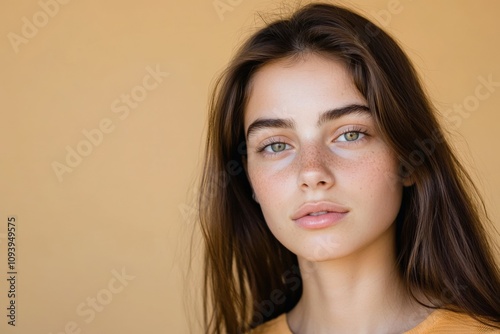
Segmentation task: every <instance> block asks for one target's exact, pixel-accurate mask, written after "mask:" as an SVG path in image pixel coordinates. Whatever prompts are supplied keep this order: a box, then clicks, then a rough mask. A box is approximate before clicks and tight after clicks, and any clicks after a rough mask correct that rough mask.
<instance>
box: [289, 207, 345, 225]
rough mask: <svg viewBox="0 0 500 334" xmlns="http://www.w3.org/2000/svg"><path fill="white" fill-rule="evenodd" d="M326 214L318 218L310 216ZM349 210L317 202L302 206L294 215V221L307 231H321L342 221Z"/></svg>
mask: <svg viewBox="0 0 500 334" xmlns="http://www.w3.org/2000/svg"><path fill="white" fill-rule="evenodd" d="M315 212H325V213H324V214H320V215H317V216H310V215H309V214H311V213H315ZM348 212H349V210H348V209H347V208H346V207H344V206H342V205H339V204H336V203H332V202H315V203H306V204H304V205H302V206H301V207H300V208H299V209H298V210H297V211H296V212H295V213H294V214H293V215H292V217H291V218H292V220H293V221H294V222H295V223H296V224H297V225H299V226H300V227H303V228H305V229H320V228H325V227H329V226H332V225H334V224H336V223H338V222H339V221H340V220H342V219H343V218H344V217H345V216H346V215H347V213H348Z"/></svg>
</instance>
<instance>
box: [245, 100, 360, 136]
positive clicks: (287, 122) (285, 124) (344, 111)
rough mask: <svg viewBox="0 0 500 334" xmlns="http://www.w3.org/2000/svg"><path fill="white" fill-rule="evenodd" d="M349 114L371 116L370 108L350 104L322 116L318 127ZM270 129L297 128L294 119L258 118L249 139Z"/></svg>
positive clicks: (249, 130)
mask: <svg viewBox="0 0 500 334" xmlns="http://www.w3.org/2000/svg"><path fill="white" fill-rule="evenodd" d="M349 114H370V108H368V107H367V106H364V105H361V104H349V105H347V106H344V107H340V108H335V109H330V110H327V111H325V112H324V113H322V114H321V115H320V117H319V119H318V123H317V125H316V126H317V127H320V126H321V125H322V124H324V123H326V122H328V121H332V120H335V119H338V118H340V117H342V116H345V115H349ZM268 128H281V129H293V128H295V122H294V121H293V120H292V119H283V118H258V119H256V120H255V121H254V122H253V123H252V124H250V126H249V127H248V130H247V138H249V137H250V135H252V134H254V133H255V132H257V131H258V130H262V129H268Z"/></svg>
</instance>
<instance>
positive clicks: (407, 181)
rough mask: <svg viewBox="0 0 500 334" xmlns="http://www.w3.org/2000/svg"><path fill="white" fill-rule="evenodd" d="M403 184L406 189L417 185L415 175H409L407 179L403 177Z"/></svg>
mask: <svg viewBox="0 0 500 334" xmlns="http://www.w3.org/2000/svg"><path fill="white" fill-rule="evenodd" d="M402 183H403V186H405V187H411V186H412V185H414V184H415V178H414V177H413V175H408V176H406V177H403V179H402Z"/></svg>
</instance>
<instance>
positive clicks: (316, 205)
mask: <svg viewBox="0 0 500 334" xmlns="http://www.w3.org/2000/svg"><path fill="white" fill-rule="evenodd" d="M322 211H327V212H338V213H346V212H349V210H348V209H347V208H345V207H344V206H342V205H340V204H336V203H333V202H309V203H305V204H303V205H302V206H301V207H300V208H299V209H298V210H297V211H295V213H294V214H293V215H292V219H293V220H297V219H299V218H302V217H305V216H307V215H308V214H310V213H314V212H322Z"/></svg>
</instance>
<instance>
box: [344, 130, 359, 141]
mask: <svg viewBox="0 0 500 334" xmlns="http://www.w3.org/2000/svg"><path fill="white" fill-rule="evenodd" d="M344 138H345V140H346V141H354V140H357V139H358V138H359V132H355V131H351V132H346V133H344Z"/></svg>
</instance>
